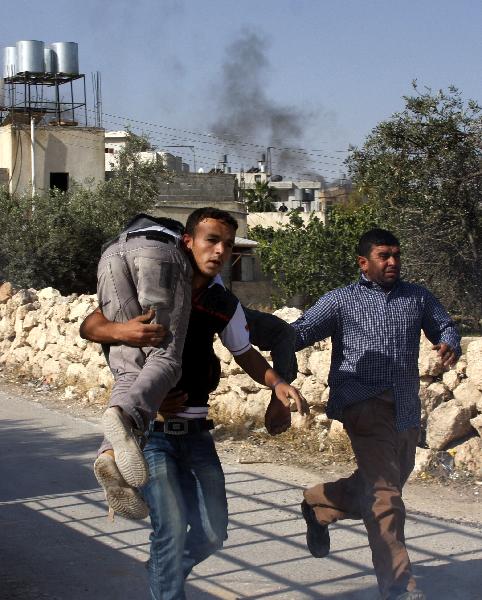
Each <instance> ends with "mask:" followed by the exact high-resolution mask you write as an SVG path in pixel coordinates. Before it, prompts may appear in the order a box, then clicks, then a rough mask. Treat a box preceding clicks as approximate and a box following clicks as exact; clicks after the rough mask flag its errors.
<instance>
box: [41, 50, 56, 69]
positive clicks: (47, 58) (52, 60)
mask: <svg viewBox="0 0 482 600" xmlns="http://www.w3.org/2000/svg"><path fill="white" fill-rule="evenodd" d="M44 68H45V72H46V73H49V74H50V75H53V74H54V73H57V55H56V54H55V52H54V51H53V50H52V48H45V49H44Z"/></svg>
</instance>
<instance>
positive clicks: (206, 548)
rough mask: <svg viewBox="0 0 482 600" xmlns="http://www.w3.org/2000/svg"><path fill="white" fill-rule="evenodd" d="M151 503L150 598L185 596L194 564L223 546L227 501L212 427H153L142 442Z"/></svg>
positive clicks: (168, 599) (146, 493) (146, 494)
mask: <svg viewBox="0 0 482 600" xmlns="http://www.w3.org/2000/svg"><path fill="white" fill-rule="evenodd" d="M144 455H145V458H146V460H147V463H148V465H149V482H148V483H147V485H146V486H145V487H144V488H143V489H142V493H143V496H144V498H145V500H146V502H147V504H148V505H149V508H150V518H151V524H152V533H151V536H150V540H151V549H150V558H149V563H148V570H149V584H150V591H151V598H152V600H183V599H184V598H185V594H184V580H185V578H186V577H187V576H188V575H189V573H190V572H191V569H192V568H193V567H194V565H196V564H198V563H199V562H201V561H203V560H205V559H206V558H207V557H208V556H210V555H211V554H212V553H213V552H215V551H216V550H218V549H219V548H221V547H222V545H223V542H224V540H225V539H226V538H227V526H228V506H227V501H226V490H225V486H224V473H223V470H222V468H221V463H220V461H219V457H218V455H217V453H216V449H215V447H214V442H213V439H212V437H211V434H210V433H209V431H203V432H200V433H189V434H187V435H179V436H175V435H170V434H166V433H160V432H151V433H150V434H149V438H148V440H147V444H146V446H145V448H144Z"/></svg>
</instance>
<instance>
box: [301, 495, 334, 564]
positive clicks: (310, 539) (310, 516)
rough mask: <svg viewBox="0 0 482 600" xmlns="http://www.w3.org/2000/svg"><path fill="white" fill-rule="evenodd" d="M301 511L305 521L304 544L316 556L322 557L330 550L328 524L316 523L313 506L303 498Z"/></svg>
mask: <svg viewBox="0 0 482 600" xmlns="http://www.w3.org/2000/svg"><path fill="white" fill-rule="evenodd" d="M301 512H302V514H303V517H304V519H305V521H306V527H307V530H306V545H307V546H308V550H309V551H310V552H311V554H312V555H313V556H315V557H316V558H324V557H325V556H328V554H329V552H330V533H329V531H328V525H321V524H320V523H318V521H317V519H316V515H315V511H314V510H313V508H312V507H311V506H310V505H309V504H308V502H306V500H303V502H302V503H301Z"/></svg>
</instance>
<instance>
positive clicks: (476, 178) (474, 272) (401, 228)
mask: <svg viewBox="0 0 482 600" xmlns="http://www.w3.org/2000/svg"><path fill="white" fill-rule="evenodd" d="M414 91H415V95H413V96H410V97H405V98H404V99H405V103H406V105H405V109H404V110H403V111H402V112H400V113H397V114H395V115H393V117H392V118H391V119H389V120H388V121H385V122H382V123H380V124H379V125H378V126H377V127H376V128H375V129H374V130H373V132H372V133H371V135H370V136H369V137H368V138H367V140H366V142H365V144H364V146H363V147H362V148H361V149H353V150H352V153H351V156H350V158H349V161H348V163H349V168H350V172H351V175H352V178H353V182H354V184H355V186H356V187H357V188H358V190H359V192H360V193H362V194H364V195H365V196H367V197H368V198H369V199H371V200H372V201H374V202H375V203H376V204H377V206H378V207H379V210H380V214H381V222H383V223H384V226H386V227H388V228H390V229H392V230H393V231H394V232H395V233H396V234H398V236H399V237H400V240H401V242H402V249H403V264H404V272H405V276H406V277H407V278H408V279H410V280H412V281H418V282H420V283H422V284H424V285H427V287H429V288H430V289H431V290H432V291H433V292H434V293H435V294H436V295H437V296H439V297H440V298H441V299H442V300H443V302H444V303H445V304H446V305H447V306H448V307H449V309H450V310H451V311H452V312H454V313H455V314H459V315H464V317H465V318H466V319H467V318H468V319H469V320H470V318H472V319H473V320H474V322H476V321H477V320H480V318H481V317H482V271H481V239H482V234H481V192H482V170H481V165H482V160H481V159H482V155H481V151H482V127H481V126H482V119H481V109H480V107H479V106H478V105H477V104H476V103H475V102H473V101H468V102H464V101H463V99H462V98H461V95H460V93H459V92H458V91H457V89H455V88H453V87H451V88H449V90H448V91H447V92H443V91H439V92H438V93H432V92H431V90H425V91H420V90H419V89H418V87H417V84H416V82H415V83H414Z"/></svg>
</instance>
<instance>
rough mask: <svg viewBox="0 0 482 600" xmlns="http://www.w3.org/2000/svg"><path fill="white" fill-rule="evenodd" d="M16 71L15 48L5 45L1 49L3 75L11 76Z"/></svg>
mask: <svg viewBox="0 0 482 600" xmlns="http://www.w3.org/2000/svg"><path fill="white" fill-rule="evenodd" d="M16 73H17V48H15V46H7V47H6V48H4V49H3V76H4V77H13V76H14V75H16Z"/></svg>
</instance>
